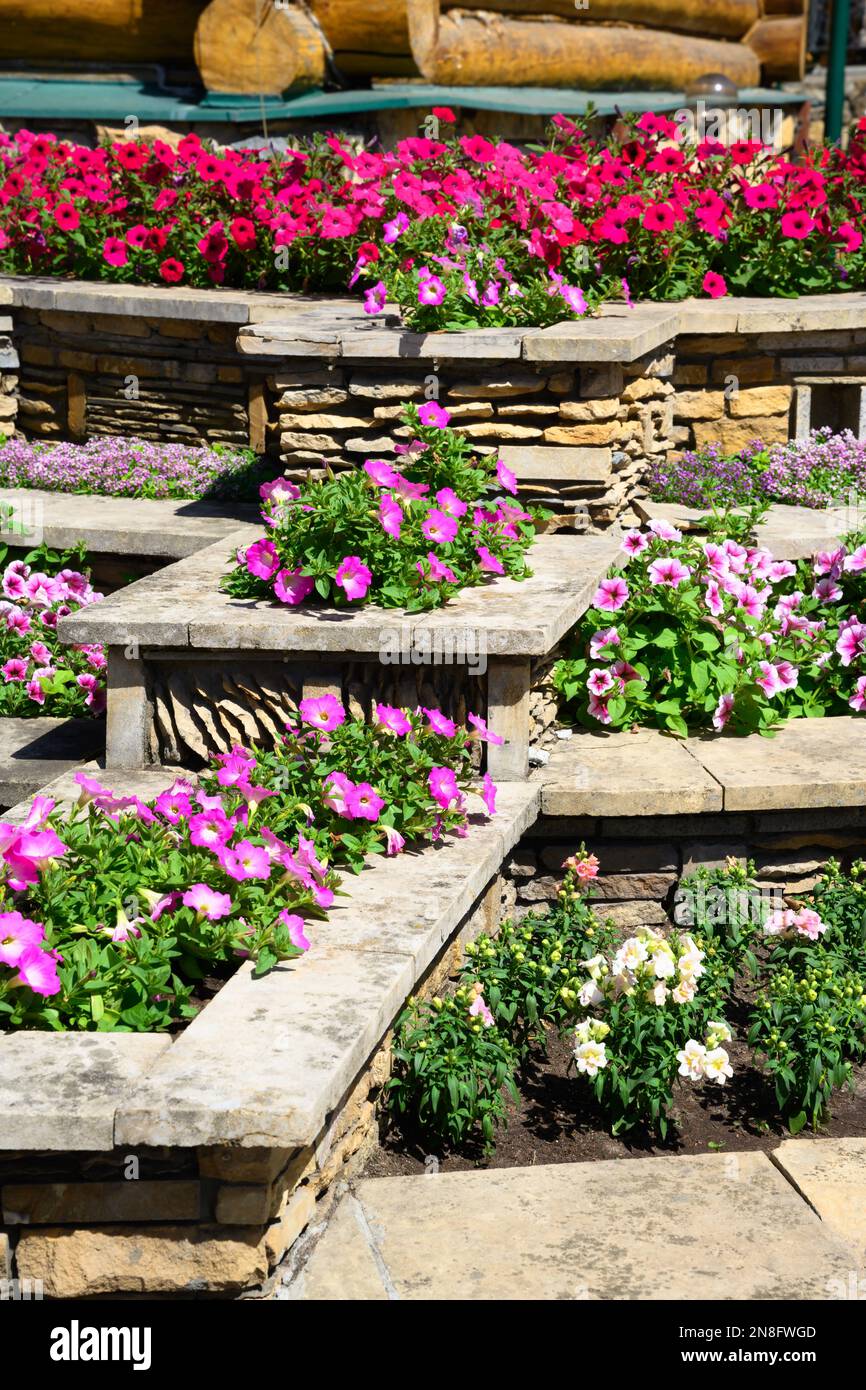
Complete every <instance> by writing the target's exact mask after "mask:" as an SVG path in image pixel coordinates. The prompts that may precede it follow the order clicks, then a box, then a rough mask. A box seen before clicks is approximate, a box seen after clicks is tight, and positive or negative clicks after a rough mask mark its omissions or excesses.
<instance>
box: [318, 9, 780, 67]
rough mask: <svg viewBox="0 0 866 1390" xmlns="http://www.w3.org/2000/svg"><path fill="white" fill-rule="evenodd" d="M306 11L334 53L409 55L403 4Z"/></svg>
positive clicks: (755, 17)
mask: <svg viewBox="0 0 866 1390" xmlns="http://www.w3.org/2000/svg"><path fill="white" fill-rule="evenodd" d="M310 8H311V9H312V11H313V14H314V15H315V16H316V19H317V20H318V21H319V23H320V24H321V26H322V29H323V31H324V34H325V38H326V39H327V40H328V43H329V44H330V45H331V47H332V48H333V50H334V52H335V53H338V52H340V51H341V50H342V51H344V52H347V53H357V54H359V55H360V54H364V53H370V54H371V55H372V54H376V53H408V52H409V19H408V15H407V13H406V0H311V5H310ZM757 17H758V16H757V14H755V15H754V16H753V18H754V19H757Z"/></svg>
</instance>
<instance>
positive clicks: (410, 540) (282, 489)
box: [224, 401, 541, 610]
mask: <svg viewBox="0 0 866 1390" xmlns="http://www.w3.org/2000/svg"><path fill="white" fill-rule="evenodd" d="M404 419H405V421H406V424H407V425H408V426H409V427H410V430H411V432H412V434H413V438H412V439H411V441H410V442H409V443H406V444H397V445H396V446H395V447H396V450H397V454H398V465H399V466H398V465H394V464H391V463H388V462H386V461H385V460H384V459H367V461H366V463H365V464H364V467H363V470H361V469H352V470H351V471H350V472H345V473H340V474H338V475H337V476H334V474H333V473H332V472H331V470H330V468H328V469H327V470H326V472H327V476H326V478H325V479H323V480H312V481H309V482H307V483H306V484H304V485H303V486H301V487H297V486H296V485H295V484H294V483H291V482H289V481H288V480H287V479H285V478H278V479H276V481H274V482H272V483H265V484H263V485H262V488H261V493H262V497H263V499H264V503H263V508H262V517H263V520H264V522H265V525H266V526H267V527H268V528H269V531H268V534H267V535H266V536H264V537H263V538H262V539H261V540H258V541H255V542H254V543H253V544H252V545H251V546H248V547H247V548H246V550H245V551H243V552H242V553H241V554H240V555H239V556H238V565H237V568H236V569H235V570H233V571H232V573H231V574H230V575H229V576H227V578H226V580H225V581H224V588H225V589H226V590H227V591H228V592H229V593H231V594H235V595H237V596H239V597H243V598H249V597H268V596H271V595H273V597H275V598H276V599H278V600H279V601H280V603H285V604H289V605H291V606H293V607H296V606H297V605H299V604H301V603H303V602H304V601H305V599H307V598H309V597H311V596H312V595H314V594H315V595H317V596H318V597H319V598H321V599H324V600H326V601H328V602H331V603H334V604H336V605H343V604H347V603H353V602H357V601H360V600H364V599H375V600H376V602H377V603H380V604H382V605H383V606H385V607H389V608H393V607H402V608H407V609H409V610H417V609H423V608H435V607H437V606H439V605H440V604H443V603H446V602H447V601H448V599H449V598H451V597H452V596H453V595H454V594H456V593H459V591H460V590H461V589H463V588H465V587H466V586H467V585H474V584H480V583H482V582H483V581H484V579H485V578H486V577H487V576H489V575H497V574H499V575H504V574H507V575H509V576H511V578H514V579H523V578H525V577H526V576H527V575H528V574H530V573H531V571H530V570H529V569H528V568H527V565H526V561H525V559H524V556H525V553H526V551H527V549H528V548H529V546H530V544H531V542H532V538H533V536H534V534H535V528H534V524H533V522H534V519H535V518H536V517H538V516H540V515H541V513H540V512H538V511H533V512H528V511H524V510H523V508H522V507H520V506H517V505H516V504H514V503H512V502H509V501H507V500H506V499H505V498H504V497H502V496H501V495H497V494H499V493H500V492H501V490H502V489H504V490H505V491H506V492H508V493H510V494H512V495H513V494H515V493H516V492H517V482H516V479H515V477H514V474H513V473H512V472H511V470H510V469H508V468H506V466H505V465H504V464H503V463H502V462H501V461H500V460H498V459H496V458H495V457H494V456H491V455H481V454H473V452H472V449H471V446H470V445H469V443H468V442H467V441H466V440H465V439H463V438H462V437H461V436H460V435H459V434H457V433H456V432H455V431H454V430H453V429H449V428H448V421H449V419H450V416H449V414H448V412H447V411H446V410H443V409H442V408H441V406H439V405H437V403H436V402H435V401H428V402H426V403H425V404H424V405H422V406H420V407H415V406H413V405H408V406H406V407H405V411H404Z"/></svg>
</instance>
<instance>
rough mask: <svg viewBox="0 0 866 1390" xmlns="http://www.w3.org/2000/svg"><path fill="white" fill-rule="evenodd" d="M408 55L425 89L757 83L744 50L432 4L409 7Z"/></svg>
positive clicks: (756, 70)
mask: <svg viewBox="0 0 866 1390" xmlns="http://www.w3.org/2000/svg"><path fill="white" fill-rule="evenodd" d="M408 3H409V38H410V42H411V44H412V55H413V57H414V59H415V62H416V63H417V64H418V68H419V70H420V72H421V74H422V76H423V77H424V78H425V79H426V80H427V81H428V82H436V83H439V84H442V85H453V86H464V87H466V86H476V85H477V86H487V85H490V84H495V85H496V86H501V87H520V86H537V87H582V88H584V89H586V90H593V89H597V88H602V89H604V88H607V89H611V88H616V87H619V88H620V89H621V90H623V91H627V90H629V89H632V90H633V89H635V88H644V89H647V90H652V89H656V90H670V89H674V90H678V89H681V88H682V87H684V86H685V84H686V83H687V82H690V81H692V80H693V79H694V78H696V77H700V76H701V75H703V74H704V73H707V72H720V73H723V74H724V75H725V76H726V77H729V78H730V79H731V81H732V82H735V83H736V84H737V86H738V87H753V86H756V85H757V83H758V81H759V80H760V75H761V68H760V63H759V61H758V58H757V56H756V55H755V54H754V53H753V52H752V50H751V49H750V48H749V47H747V46H746V44H745V43H724V42H720V41H716V40H712V39H696V38H691V37H690V36H687V35H684V34H671V33H667V32H665V31H661V30H658V29H630V28H620V27H618V26H615V25H591V24H583V23H581V24H557V23H550V24H538V23H534V22H533V21H531V20H528V21H527V20H519V19H508V18H504V17H502V16H499V15H497V16H496V17H495V18H493V17H490V16H487V17H485V19H483V20H482V19H479V18H478V17H477V16H476V15H469V14H462V15H459V16H458V15H452V14H441V13H440V12H439V4H438V0H408Z"/></svg>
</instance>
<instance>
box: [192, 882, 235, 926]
mask: <svg viewBox="0 0 866 1390" xmlns="http://www.w3.org/2000/svg"><path fill="white" fill-rule="evenodd" d="M183 905H184V907H191V908H192V910H193V912H196V913H198V915H199V916H200V917H206V918H207V919H208V921H209V922H218V921H219V920H220V918H222V917H228V916H229V914H230V913H231V910H232V900H231V898H230V897H229V895H228V893H217V892H216V890H215V889H213V888H209V887H208V885H207V884H206V883H194V884H193V885H192V887H191V888H187V890H186V892H185V893H184V895H183Z"/></svg>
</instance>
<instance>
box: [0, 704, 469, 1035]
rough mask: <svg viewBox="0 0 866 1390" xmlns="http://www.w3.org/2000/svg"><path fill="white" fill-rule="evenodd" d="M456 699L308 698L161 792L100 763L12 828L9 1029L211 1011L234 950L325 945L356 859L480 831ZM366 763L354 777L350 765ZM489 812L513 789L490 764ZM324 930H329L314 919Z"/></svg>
mask: <svg viewBox="0 0 866 1390" xmlns="http://www.w3.org/2000/svg"><path fill="white" fill-rule="evenodd" d="M470 718H471V721H472V723H473V725H474V727H473V728H472V730H471V731H470V732H469V733H467V731H466V730H465V729H461V728H458V727H457V726H456V725H455V724H454V723H453V722H452V721H450V720H448V719H446V718H445V717H444V716H443V715H442V714H441V713H440V711H438V710H427V709H425V710H418V711H416V712H415V713H414V714H412V713H410V712H408V711H403V710H397V709H392V708H388V707H385V706H382V705H379V706H377V709H376V718H375V720H374V722H373V723H372V724H369V725H368V724H365V723H363V722H362V721H359V720H357V719H349V718H347V717H346V712H345V710H344V708H343V706H342V705H341V704H340V703H339V701H337V700H335V699H333V698H332V697H324V698H322V699H310V700H303V701H301V703H300V706H299V718H298V720H297V721H296V723H295V725H294V727H290V728H289V730H288V732H287V734H286V737H285V740H284V742H283V744H282V745H281V747H280V748H279V749H278V750H277V751H275V752H273V753H270V754H259V753H258V752H256V751H252V752H251V751H249V750H247V749H244V748H241V747H236V748H235V749H234V750H233V751H232V752H231V753H228V754H224V755H221V756H219V757H218V758H217V759H216V760H215V762H214V764H213V765H212V767H211V769H210V770H209V772H208V773H207V774H206V775H204V776H203V778H202V780H201V783H200V784H199V785H198V786H196V785H193V784H192V783H191V782H190V781H188V780H186V779H184V778H179V779H178V780H177V781H176V782H175V783H174V785H173V786H172V787H171V788H169V789H168V790H166V791H165V792H163V793H162V794H161V795H160V796H158V797H157V798H156V799H155V800H154V801H153V802H145V801H143V800H142V799H140V798H139V797H137V796H116V795H115V794H114V793H113V792H111V791H110V790H108V789H106V788H104V787H102V786H101V785H100V784H99V783H98V782H96V781H95V780H94V779H92V778H90V777H89V776H88V775H86V774H85V773H78V774H77V775H76V781H77V782H78V783H79V785H80V787H81V795H80V798H79V801H78V804H77V806H76V807H75V808H74V809H73V810H72V811H71V812H70V813H68V814H63V813H61V812H60V811H58V810H57V809H56V807H55V803H54V802H53V801H52V800H50V799H47V798H44V797H37V798H36V799H35V800H34V802H33V806H32V809H31V812H30V814H29V815H28V817H27V818H26V820H25V821H24V822H23V823H22V824H21V825H6V826H3V827H2V828H0V853H2V863H3V878H2V899H0V906H2V909H3V910H2V912H0V1029H2V1028H4V1027H5V1028H42V1029H56V1030H62V1029H75V1030H81V1029H95V1030H98V1031H111V1030H120V1031H123V1032H130V1031H132V1032H154V1031H159V1030H162V1029H166V1028H170V1027H177V1026H178V1025H179V1024H181V1023H183V1022H185V1021H188V1020H189V1019H190V1018H192V1017H194V1016H195V1014H196V1013H197V1012H198V1011H199V1009H200V1008H201V1006H202V1004H203V1002H204V1001H205V1000H206V999H207V998H208V997H209V996H210V995H211V994H212V993H213V991H214V990H215V989H218V988H219V987H220V984H221V983H222V982H223V981H224V979H225V978H226V976H227V974H228V973H230V972H231V969H232V966H233V964H236V963H237V960H238V959H240V958H250V957H251V958H253V959H254V960H255V962H256V971H257V973H259V974H262V973H264V972H266V971H267V970H269V969H270V968H271V967H272V966H273V965H275V964H276V963H277V962H278V961H279V960H287V959H291V958H292V957H294V956H297V955H299V954H301V953H302V952H303V951H305V950H307V949H308V948H309V946H310V944H311V943H310V939H309V937H308V936H307V932H308V931H310V921H319V920H321V919H322V918H324V917H325V916H326V913H327V909H328V908H329V907H330V906H331V904H332V903H333V900H334V894H335V891H337V890H338V886H339V882H340V878H339V874H340V871H341V870H348V871H355V872H357V871H359V870H360V869H361V867H362V866H363V862H364V858H365V856H366V855H369V854H376V853H380V854H382V853H385V854H389V855H393V854H399V853H400V852H401V851H402V850H403V849H404V847H405V845H406V844H407V843H410V844H413V845H417V844H418V843H420V842H422V841H424V840H430V839H437V838H439V837H441V836H442V835H444V834H447V833H456V834H459V835H465V834H466V832H467V826H468V821H467V815H468V812H467V804H466V793H467V791H469V790H470V788H471V787H472V786H473V783H474V782H475V781H476V780H477V779H476V778H475V777H474V774H473V772H472V768H471V748H472V744H473V743H474V742H477V741H478V740H480V739H482V738H485V737H488V735H487V731H486V729H485V727H484V722H483V720H480V719H477V718H475V717H474V716H470ZM349 772H351V777H350V776H349ZM481 792H482V796H483V798H484V802H485V805H486V806H487V809H488V813H489V814H493V811H494V810H495V799H496V789H495V787H494V785H493V782H492V780H491V778H490V777H489V776H485V778H484V779H483V782H482V785H481ZM311 934H312V933H311Z"/></svg>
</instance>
